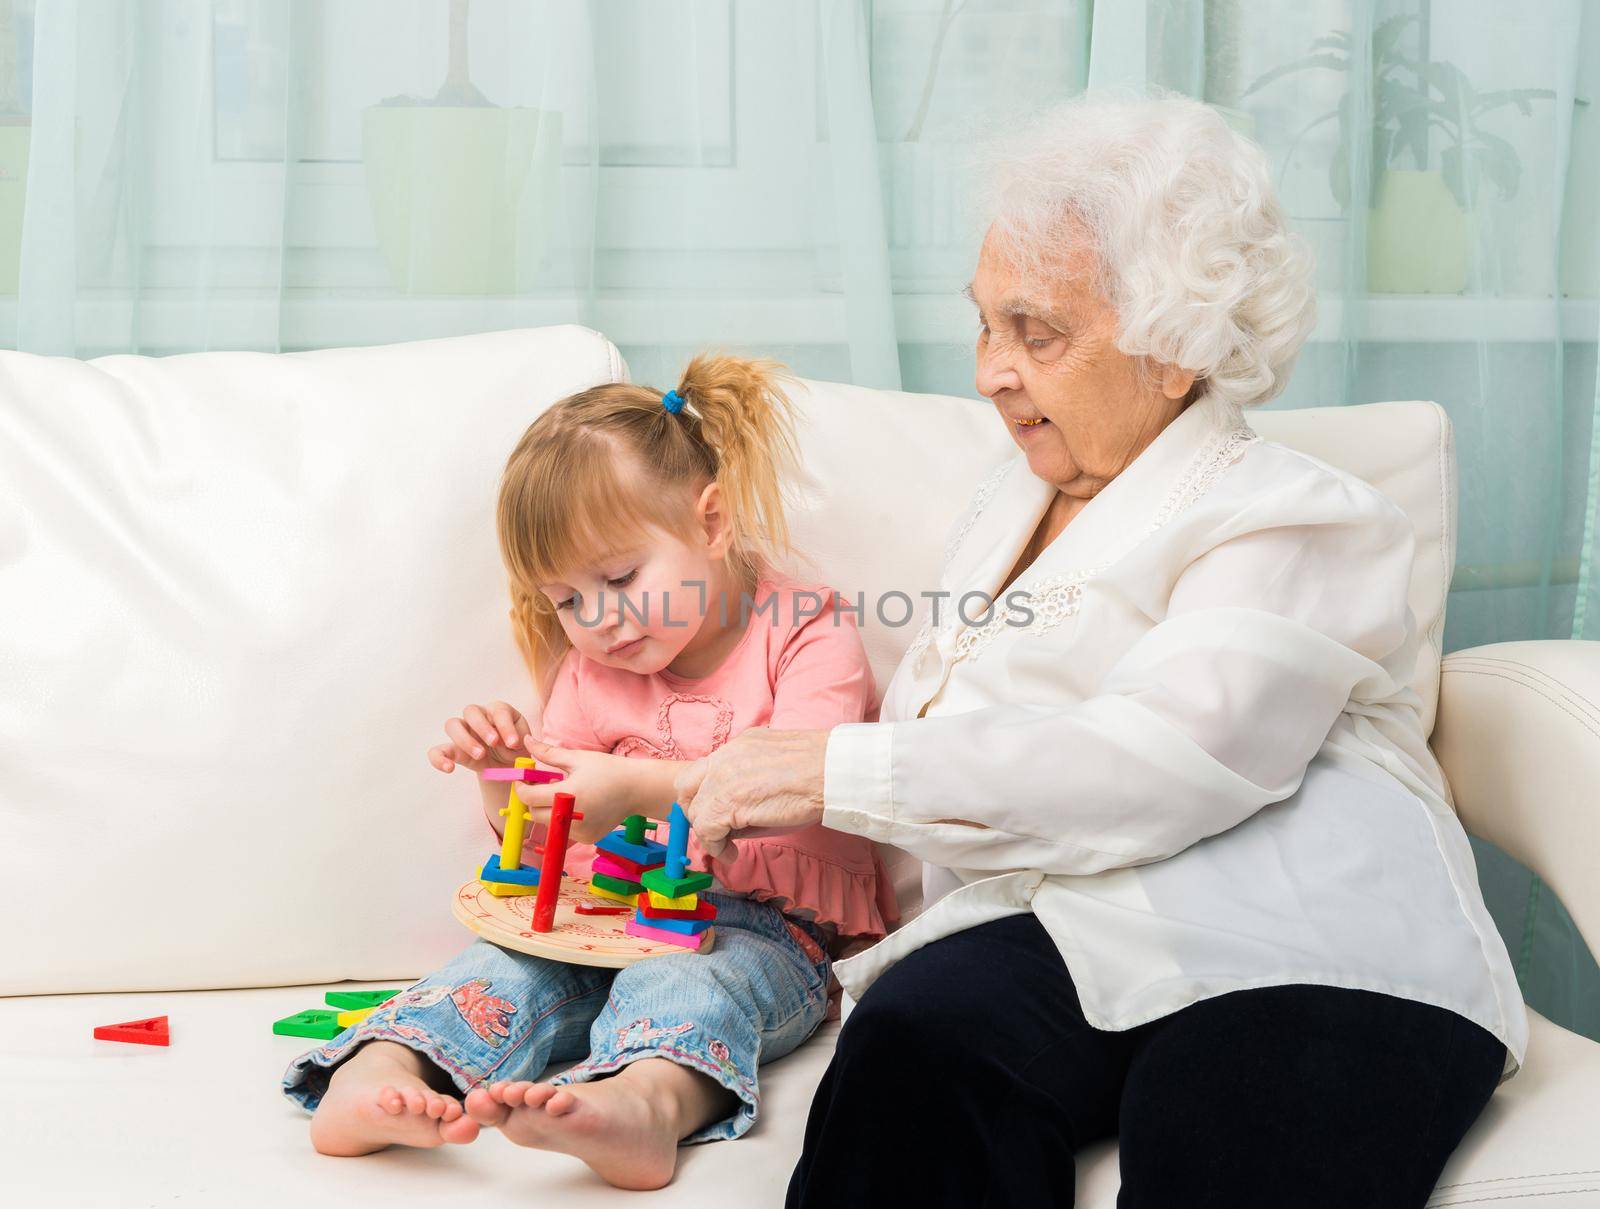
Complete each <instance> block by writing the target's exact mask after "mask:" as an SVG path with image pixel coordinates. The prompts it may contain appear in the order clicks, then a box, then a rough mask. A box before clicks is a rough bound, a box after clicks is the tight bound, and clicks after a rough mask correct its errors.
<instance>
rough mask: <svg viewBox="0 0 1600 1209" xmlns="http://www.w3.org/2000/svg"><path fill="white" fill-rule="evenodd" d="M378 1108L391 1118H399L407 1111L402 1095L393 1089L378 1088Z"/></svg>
mask: <svg viewBox="0 0 1600 1209" xmlns="http://www.w3.org/2000/svg"><path fill="white" fill-rule="evenodd" d="M377 1101H378V1107H379V1108H381V1109H383V1111H384V1112H386V1113H388V1114H389V1115H390V1116H391V1117H397V1116H399V1115H400V1114H401V1113H403V1112H404V1111H405V1110H406V1102H405V1101H404V1100H403V1099H401V1097H400V1093H399V1092H398V1091H396V1090H395V1089H394V1088H392V1087H380V1088H378V1095H377Z"/></svg>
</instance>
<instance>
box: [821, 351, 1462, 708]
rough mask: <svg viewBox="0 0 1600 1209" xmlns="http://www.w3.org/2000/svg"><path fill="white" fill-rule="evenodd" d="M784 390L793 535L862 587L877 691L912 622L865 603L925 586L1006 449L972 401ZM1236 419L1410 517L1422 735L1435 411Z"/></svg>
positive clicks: (825, 574) (1439, 573)
mask: <svg viewBox="0 0 1600 1209" xmlns="http://www.w3.org/2000/svg"><path fill="white" fill-rule="evenodd" d="M794 398H795V401H796V402H797V403H798V404H799V405H800V406H801V408H802V410H803V412H804V413H805V416H806V425H805V428H804V430H803V433H802V446H803V453H804V459H805V463H806V477H805V481H804V484H803V490H802V492H801V498H800V501H799V504H798V507H797V509H796V515H795V521H794V524H795V530H796V534H797V537H798V543H797V544H798V545H799V547H800V548H801V549H802V551H803V552H804V553H805V554H806V555H808V556H809V562H810V563H811V564H813V565H814V566H815V567H816V568H817V570H818V572H819V573H820V575H821V577H822V578H823V579H824V580H825V581H826V582H828V583H831V584H833V586H835V587H836V588H838V589H839V590H840V591H842V592H844V593H846V595H847V596H848V597H850V598H851V599H852V600H854V599H855V597H856V595H857V594H858V593H863V592H864V593H865V598H866V601H867V603H868V606H869V608H868V611H867V615H866V617H865V619H864V621H863V625H862V632H863V636H864V638H865V641H866V644H867V651H868V654H869V655H870V656H871V657H872V665H873V671H874V672H875V673H876V674H877V677H878V687H879V692H880V694H881V692H882V690H883V688H884V687H885V686H886V685H887V684H888V678H889V676H890V675H891V674H892V673H893V671H894V668H895V665H896V664H897V663H898V662H899V661H900V657H901V656H902V655H903V654H904V653H905V649H906V647H907V646H908V645H909V643H910V641H911V639H912V638H913V637H914V636H915V634H916V625H910V626H903V625H895V624H891V623H892V622H894V621H897V620H898V616H897V615H895V614H894V613H893V611H892V610H891V609H890V608H889V607H887V606H886V607H885V610H884V612H885V614H887V615H888V622H889V623H886V622H885V621H884V620H882V619H880V618H878V617H876V616H874V615H873V610H872V609H871V605H872V603H873V602H874V601H875V600H877V599H878V598H879V596H880V595H881V594H882V593H884V592H887V591H891V590H899V591H902V592H908V593H911V594H912V595H915V594H916V593H917V592H919V591H922V590H924V589H930V588H933V587H936V586H937V584H938V571H939V561H940V557H941V554H942V551H943V547H944V542H945V538H946V536H947V534H948V531H949V529H950V527H951V525H952V524H953V523H954V521H955V520H956V518H957V517H959V516H960V515H961V514H962V512H963V511H964V510H965V508H966V506H967V503H968V501H969V499H970V498H971V496H972V492H973V490H974V489H975V488H976V486H977V484H978V483H979V482H981V481H982V479H983V478H984V476H985V475H987V474H988V472H989V471H990V470H991V469H993V468H994V466H995V465H997V464H998V463H999V462H1000V460H1001V459H1003V458H1005V457H1007V456H1009V455H1010V454H1011V453H1012V452H1013V451H1014V449H1015V446H1014V445H1013V444H1012V442H1011V439H1010V437H1009V435H1008V434H1007V433H1006V432H1005V430H1004V428H1003V427H1002V426H1001V425H1000V424H998V423H997V422H996V421H995V418H994V413H993V409H992V408H991V407H990V406H989V405H988V404H987V403H980V402H976V401H974V400H972V399H963V398H957V397H953V396H948V395H927V394H907V393H896V392H891V391H881V390H869V389H867V388H865V387H859V386H844V385H840V384H838V383H833V382H809V381H808V382H802V383H801V384H800V388H799V390H798V391H796V392H794ZM1247 414H1248V418H1249V420H1250V423H1251V425H1252V426H1253V427H1254V428H1255V429H1256V430H1257V431H1258V432H1259V433H1260V434H1261V435H1262V436H1263V437H1265V438H1266V439H1267V440H1270V441H1279V442H1281V443H1283V444H1285V445H1289V446H1291V447H1293V448H1295V449H1298V450H1300V451H1301V452H1303V453H1308V454H1310V455H1311V456H1313V457H1315V458H1318V459H1320V460H1322V461H1324V462H1327V463H1328V464H1330V465H1332V466H1336V467H1338V468H1340V469H1342V470H1345V471H1348V472H1349V473H1352V474H1355V475H1357V476H1358V477H1360V478H1363V479H1365V480H1366V481H1367V482H1369V483H1371V484H1372V485H1373V486H1375V487H1377V488H1378V489H1379V490H1380V491H1382V492H1383V493H1384V494H1385V495H1387V496H1388V497H1389V498H1390V499H1392V500H1394V502H1395V503H1397V504H1399V505H1400V506H1401V507H1402V508H1403V509H1405V511H1406V513H1407V515H1408V516H1410V518H1411V523H1412V526H1413V528H1414V529H1415V530H1416V537H1417V552H1416V562H1415V567H1414V570H1413V573H1412V579H1411V609H1412V612H1413V613H1414V614H1415V615H1416V621H1417V628H1418V629H1419V631H1421V633H1422V637H1423V640H1422V642H1421V644H1420V649H1419V651H1418V654H1417V664H1416V672H1415V674H1414V676H1413V679H1412V687H1413V688H1415V689H1416V691H1417V695H1418V697H1419V698H1420V699H1421V701H1422V705H1423V721H1424V724H1425V727H1426V729H1427V730H1428V731H1429V732H1431V731H1432V729H1433V719H1434V714H1435V710H1436V707H1437V704H1438V697H1439V660H1440V658H1441V656H1442V654H1443V650H1442V645H1441V644H1442V640H1443V635H1444V606H1445V593H1446V591H1447V590H1448V587H1449V582H1450V572H1451V569H1452V568H1453V567H1454V565H1455V453H1454V447H1453V445H1452V442H1451V435H1450V422H1449V420H1448V418H1447V417H1446V416H1445V414H1444V411H1443V409H1442V408H1440V407H1439V406H1438V404H1436V403H1417V402H1410V403H1367V404H1362V405H1359V406H1351V407H1319V408H1311V409H1306V410H1299V411H1251V412H1249V413H1247Z"/></svg>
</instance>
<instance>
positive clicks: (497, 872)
mask: <svg viewBox="0 0 1600 1209" xmlns="http://www.w3.org/2000/svg"><path fill="white" fill-rule="evenodd" d="M478 880H479V881H480V882H499V883H501V884H502V885H506V886H537V885H538V884H539V870H538V869H537V868H534V867H532V866H528V867H525V868H522V869H502V868H500V854H499V853H498V852H496V853H495V854H494V855H493V856H491V857H490V858H489V859H488V860H486V861H484V862H483V868H482V869H481V870H480V871H479V872H478Z"/></svg>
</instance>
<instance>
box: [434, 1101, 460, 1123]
mask: <svg viewBox="0 0 1600 1209" xmlns="http://www.w3.org/2000/svg"><path fill="white" fill-rule="evenodd" d="M464 1111H465V1110H464V1109H463V1108H462V1107H461V1101H460V1100H446V1101H445V1102H444V1114H443V1115H442V1116H441V1117H440V1118H439V1120H441V1121H443V1122H445V1123H446V1124H448V1123H449V1122H451V1121H455V1120H459V1119H460V1117H461V1116H462V1114H463V1112H464Z"/></svg>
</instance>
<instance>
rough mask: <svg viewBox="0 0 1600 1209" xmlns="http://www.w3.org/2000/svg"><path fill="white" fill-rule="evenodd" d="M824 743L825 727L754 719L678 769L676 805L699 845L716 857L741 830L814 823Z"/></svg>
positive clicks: (763, 831)
mask: <svg viewBox="0 0 1600 1209" xmlns="http://www.w3.org/2000/svg"><path fill="white" fill-rule="evenodd" d="M827 748H828V732H827V731H825V730H767V729H765V728H759V727H758V728H755V729H752V730H747V731H745V732H744V733H743V734H741V735H738V736H737V737H735V738H734V739H733V740H731V741H730V742H728V743H727V744H725V745H724V746H722V747H720V748H718V749H717V750H716V751H714V752H712V753H711V755H709V756H707V757H706V758H705V759H703V760H696V761H695V762H694V763H692V764H690V765H689V766H688V767H687V768H685V769H684V770H683V771H682V772H681V773H679V774H678V778H677V782H676V789H677V796H678V805H680V806H682V807H683V811H684V813H685V814H687V815H688V816H689V825H690V826H691V827H693V828H694V833H695V835H696V836H697V837H698V838H699V840H700V845H701V847H702V848H704V849H705V851H706V852H707V854H708V855H710V856H715V857H721V856H723V855H724V853H725V850H726V849H727V848H728V847H729V841H731V840H734V839H737V838H738V837H739V836H741V835H745V836H755V835H775V834H779V833H782V832H785V831H798V830H800V829H801V828H802V827H809V826H811V825H812V824H813V823H820V822H821V821H822V766H823V758H824V753H825V752H826V751H827ZM727 855H728V858H729V859H731V858H732V854H731V853H728V854H727Z"/></svg>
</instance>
